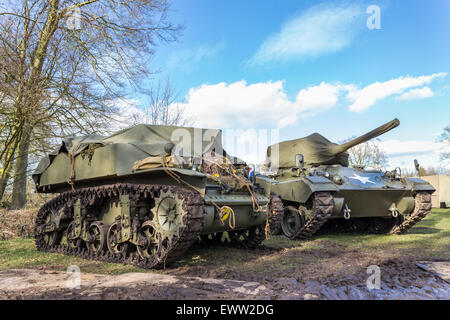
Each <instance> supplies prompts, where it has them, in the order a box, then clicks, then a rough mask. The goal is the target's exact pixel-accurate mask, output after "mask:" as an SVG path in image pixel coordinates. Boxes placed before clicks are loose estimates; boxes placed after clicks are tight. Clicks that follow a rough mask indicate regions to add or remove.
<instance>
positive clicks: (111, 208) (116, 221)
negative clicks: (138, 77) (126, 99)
mask: <svg viewBox="0 0 450 320" xmlns="http://www.w3.org/2000/svg"><path fill="white" fill-rule="evenodd" d="M221 140H222V136H221V131H220V130H213V129H198V128H188V127H176V126H156V125H137V126H134V127H131V128H128V129H125V130H122V131H119V132H117V133H115V134H113V135H111V136H108V137H104V136H99V135H95V134H93V135H88V136H84V137H77V138H69V139H67V140H65V141H63V143H62V145H61V146H60V147H59V148H58V149H57V150H56V151H55V152H54V153H52V154H49V155H48V156H47V157H45V158H44V159H42V160H41V162H40V163H39V165H38V167H37V169H36V171H35V172H34V174H33V179H34V181H35V184H36V190H37V192H40V193H58V194H59V195H57V196H56V197H54V198H53V199H52V200H50V201H48V202H47V203H45V204H44V205H43V206H42V207H41V208H40V210H39V211H38V214H37V218H36V223H35V229H34V233H35V243H36V247H37V249H38V250H40V251H45V252H60V253H64V254H69V255H75V256H80V257H83V258H86V259H95V260H100V261H106V262H121V263H130V264H133V265H136V266H139V267H142V268H158V267H165V266H166V264H169V263H170V262H172V261H175V260H177V259H179V258H180V257H181V256H182V255H183V254H184V253H185V252H186V251H187V250H188V249H189V247H191V246H192V245H193V244H194V243H195V242H198V243H201V244H204V243H209V244H211V243H214V244H228V245H235V246H239V247H245V248H255V247H256V246H258V245H259V244H260V243H261V242H262V241H263V240H264V239H265V237H266V226H267V225H268V222H269V218H270V217H269V215H272V214H278V215H279V214H280V212H281V214H282V212H283V209H282V204H281V200H280V199H279V198H277V197H276V196H271V197H267V196H266V195H265V192H264V190H263V189H262V188H260V187H258V186H257V185H256V184H254V183H252V181H250V180H249V179H248V176H247V174H246V173H245V172H247V170H248V166H247V165H246V164H245V163H244V162H243V161H242V160H240V159H238V158H236V157H232V156H230V155H228V154H227V153H226V152H225V151H224V150H223V147H222V141H221ZM253 182H254V181H253Z"/></svg>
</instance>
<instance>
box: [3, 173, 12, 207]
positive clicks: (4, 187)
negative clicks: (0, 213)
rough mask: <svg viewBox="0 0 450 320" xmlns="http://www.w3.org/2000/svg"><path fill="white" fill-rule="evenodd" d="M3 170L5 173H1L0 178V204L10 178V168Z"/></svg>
mask: <svg viewBox="0 0 450 320" xmlns="http://www.w3.org/2000/svg"><path fill="white" fill-rule="evenodd" d="M5 170H6V171H5V172H4V173H3V177H0V202H2V199H3V195H4V194H5V190H6V186H7V184H8V180H9V178H10V177H11V167H10V168H8V169H5Z"/></svg>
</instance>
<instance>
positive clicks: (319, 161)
mask: <svg viewBox="0 0 450 320" xmlns="http://www.w3.org/2000/svg"><path fill="white" fill-rule="evenodd" d="M399 124H400V121H399V120H398V119H394V120H392V121H389V122H388V123H386V124H384V125H382V126H380V127H378V128H376V129H374V130H372V131H370V132H368V133H366V134H363V135H362V136H360V137H357V138H355V139H353V140H351V141H349V142H346V143H343V144H336V143H333V142H331V141H330V140H328V139H327V138H325V137H324V136H322V135H321V134H318V133H313V134H311V135H309V136H307V137H304V138H300V139H295V140H289V141H283V142H280V143H277V144H274V145H271V146H269V147H268V148H267V161H266V165H267V166H268V167H269V168H271V169H273V168H280V169H283V168H294V167H298V164H299V162H303V163H304V165H305V166H319V165H333V164H340V165H342V166H345V167H347V166H348V157H349V155H348V153H347V152H346V151H347V150H348V149H350V148H351V147H354V146H356V145H358V144H361V143H364V142H367V141H369V140H371V139H373V138H376V137H378V136H380V135H382V134H384V133H386V132H388V131H390V130H392V129H394V128H396V127H398V126H399ZM298 155H302V157H299V156H298Z"/></svg>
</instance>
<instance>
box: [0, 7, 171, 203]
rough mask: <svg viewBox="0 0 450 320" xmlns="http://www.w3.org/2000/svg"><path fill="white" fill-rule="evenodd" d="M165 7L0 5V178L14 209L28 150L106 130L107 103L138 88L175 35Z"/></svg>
mask: <svg viewBox="0 0 450 320" xmlns="http://www.w3.org/2000/svg"><path fill="white" fill-rule="evenodd" d="M168 10H169V3H168V0H127V1H121V0H85V1H76V0H39V1H38V0H15V1H14V0H13V1H8V2H7V3H4V4H0V54H1V55H2V57H4V59H3V58H2V60H1V61H0V74H1V75H2V80H3V81H2V83H1V85H0V90H1V92H0V97H1V99H2V101H3V103H2V104H1V110H0V117H2V120H3V119H4V120H5V122H4V125H5V127H6V128H7V130H6V131H5V132H3V131H2V137H1V138H0V139H2V142H1V143H2V144H1V145H0V148H1V149H0V163H1V165H2V167H3V170H2V171H3V173H2V179H3V180H4V178H8V176H7V175H8V174H11V172H12V171H13V172H14V182H13V197H12V204H13V207H15V208H20V207H23V206H24V204H25V201H26V193H25V190H26V176H27V170H28V167H29V154H30V151H31V150H33V149H36V150H38V149H39V148H42V147H43V146H44V145H46V144H48V141H49V139H50V140H51V139H54V138H55V137H60V136H64V135H67V134H73V133H79V132H98V131H99V130H101V129H106V128H107V127H108V124H109V123H110V121H112V120H113V119H114V117H113V116H114V112H115V110H114V108H113V107H111V105H110V104H108V103H107V102H108V101H111V100H113V99H116V98H118V97H123V96H124V95H126V93H127V91H128V90H129V89H130V88H133V90H139V89H140V85H139V84H140V81H141V80H142V79H144V78H145V77H146V76H148V75H149V74H150V71H151V70H149V69H148V66H149V63H148V60H149V58H150V56H151V55H152V54H153V52H154V48H155V45H156V44H157V42H160V41H162V42H168V41H173V40H175V39H176V34H177V31H178V30H179V27H177V26H174V25H172V24H171V23H170V22H169V21H168V19H167V13H168ZM10 158H11V159H13V162H14V167H12V165H13V164H12V163H13V162H12V161H9V160H8V159H10ZM3 180H2V181H3Z"/></svg>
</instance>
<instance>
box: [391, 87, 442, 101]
mask: <svg viewBox="0 0 450 320" xmlns="http://www.w3.org/2000/svg"><path fill="white" fill-rule="evenodd" d="M432 96H434V93H433V91H432V90H431V89H430V88H429V87H423V88H418V89H411V90H409V91H408V92H405V93H404V94H402V95H401V96H399V97H398V99H399V100H414V99H424V98H429V97H432Z"/></svg>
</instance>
